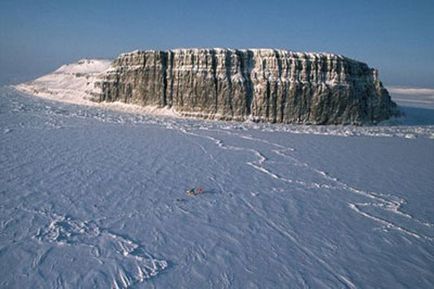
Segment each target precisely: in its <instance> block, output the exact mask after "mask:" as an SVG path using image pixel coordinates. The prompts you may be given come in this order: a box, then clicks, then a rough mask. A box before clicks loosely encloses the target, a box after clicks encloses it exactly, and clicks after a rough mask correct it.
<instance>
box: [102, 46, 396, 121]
mask: <svg viewBox="0 0 434 289" xmlns="http://www.w3.org/2000/svg"><path fill="white" fill-rule="evenodd" d="M97 85H98V86H100V87H101V91H102V93H101V95H100V97H99V101H123V102H126V103H134V104H139V105H153V106H159V107H164V106H169V107H172V108H174V109H175V110H176V111H177V112H179V113H180V114H182V115H186V116H197V117H203V118H212V119H223V120H239V121H243V120H246V119H252V120H254V121H266V122H279V123H307V124H363V123H376V122H378V121H381V120H384V119H387V118H389V117H391V116H392V115H394V114H396V111H397V109H396V105H395V103H393V102H392V101H391V99H390V96H389V94H388V92H387V90H386V89H385V88H384V87H383V86H382V84H381V82H380V81H379V80H378V73H377V71H376V70H374V69H371V68H369V67H368V66H367V65H366V64H364V63H361V62H358V61H355V60H352V59H349V58H346V57H343V56H340V55H333V54H327V53H295V52H290V51H286V50H275V49H247V50H234V49H176V50H169V51H153V50H148V51H137V52H131V53H126V54H122V55H120V56H119V57H118V58H117V59H116V60H115V61H114V62H113V64H112V69H110V70H109V71H108V72H107V73H106V75H105V76H104V78H103V80H102V81H100V82H99V83H98V84H97Z"/></svg>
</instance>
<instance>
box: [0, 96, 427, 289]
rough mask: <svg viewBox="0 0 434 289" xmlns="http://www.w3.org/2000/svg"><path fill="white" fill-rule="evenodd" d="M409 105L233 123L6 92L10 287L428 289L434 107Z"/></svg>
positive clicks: (1, 224) (1, 279) (0, 281)
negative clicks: (314, 120) (378, 117)
mask: <svg viewBox="0 0 434 289" xmlns="http://www.w3.org/2000/svg"><path fill="white" fill-rule="evenodd" d="M407 103H408V101H407V102H403V105H405V104H407ZM402 110H403V111H404V112H405V113H406V116H405V117H403V118H400V119H395V120H392V121H389V122H388V123H384V124H382V125H379V126H372V127H352V126H320V127H315V126H288V125H270V124H256V123H249V122H246V123H233V122H230V123H228V122H211V121H204V120H193V119H180V118H174V117H165V116H151V115H143V114H135V113H125V112H117V111H113V110H110V109H107V108H104V107H101V108H100V107H87V106H79V105H74V104H66V103H61V102H55V101H52V100H46V99H41V98H35V97H31V96H29V95H25V94H23V93H20V92H17V91H16V90H14V89H13V88H9V87H3V88H1V90H0V136H1V137H0V200H1V202H0V232H1V234H0V288H432V286H433V284H434V246H433V245H434V189H433V188H434V175H433V174H434V173H433V172H434V110H433V109H432V106H424V104H421V103H418V104H417V105H413V106H411V107H410V106H408V107H402ZM195 186H201V187H203V188H204V190H205V192H204V193H202V194H200V195H197V196H187V195H186V194H185V192H186V190H187V189H190V188H191V187H195Z"/></svg>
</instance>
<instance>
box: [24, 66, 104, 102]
mask: <svg viewBox="0 0 434 289" xmlns="http://www.w3.org/2000/svg"><path fill="white" fill-rule="evenodd" d="M110 64H111V60H107V59H82V60H79V61H78V62H76V63H72V64H65V65H62V66H61V67H60V68H58V69H57V70H55V71H54V72H52V73H49V74H47V75H44V76H42V77H39V78H37V79H35V80H33V81H30V82H26V83H22V84H19V85H17V86H16V88H17V89H18V90H20V91H22V92H25V93H29V94H33V95H36V96H40V97H45V98H49V99H53V100H60V101H65V102H71V103H89V102H90V99H91V97H92V95H93V94H94V93H96V90H95V81H97V80H98V79H99V77H100V75H101V74H102V73H103V72H104V71H106V70H107V69H109V68H110Z"/></svg>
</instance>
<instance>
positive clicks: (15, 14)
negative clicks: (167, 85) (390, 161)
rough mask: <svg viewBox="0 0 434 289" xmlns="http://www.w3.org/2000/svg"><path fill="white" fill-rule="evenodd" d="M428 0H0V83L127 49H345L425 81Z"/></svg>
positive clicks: (429, 83)
mask: <svg viewBox="0 0 434 289" xmlns="http://www.w3.org/2000/svg"><path fill="white" fill-rule="evenodd" d="M433 15H434V1H433V0H413V1H404V0H390V1H389V0H377V1H371V0H365V1H362V0H351V1H349V0H346V1H340V0H328V1H309V0H303V1H290V0H288V1H284V0H266V1H265V0H264V1H254V0H251V1H244V0H239V1H235V0H234V1H223V0H214V1H207V0H201V1H198V0H184V1H170V0H168V1H159V0H154V1H144V0H142V1H138V0H134V1H128V0H124V1H120V0H119V1H112V0H105V1H102V0H101V1H100V0H88V1H84V0H83V1H81V0H75V1H72V0H68V1H64V0H53V1H44V0H39V1H37V0H34V1H31V0H0V84H4V83H11V82H18V81H23V80H28V79H31V78H34V77H36V76H39V75H42V74H45V73H47V72H49V71H52V70H54V69H55V68H57V67H58V66H60V65H61V64H64V63H68V62H72V61H76V60H78V59H80V58H93V57H98V58H107V57H108V58H113V57H116V56H117V55H118V54H119V53H121V52H124V51H130V50H134V49H151V48H152V49H169V48H177V47H231V48H251V47H269V48H285V49H289V50H294V51H317V52H319V51H327V52H334V53H339V54H343V55H346V56H348V57H351V58H355V59H358V60H361V61H363V62H366V63H368V64H369V65H370V66H372V67H376V68H378V69H379V70H380V77H381V79H382V80H383V82H384V83H385V84H386V85H401V86H413V87H432V88H434V16H433Z"/></svg>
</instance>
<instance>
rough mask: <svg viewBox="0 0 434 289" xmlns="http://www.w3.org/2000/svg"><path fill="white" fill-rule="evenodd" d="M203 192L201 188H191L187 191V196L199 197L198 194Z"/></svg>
mask: <svg viewBox="0 0 434 289" xmlns="http://www.w3.org/2000/svg"><path fill="white" fill-rule="evenodd" d="M203 192H204V191H203V188H201V187H197V188H191V189H189V190H187V192H186V193H187V195H189V196H197V195H199V194H201V193H203Z"/></svg>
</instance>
